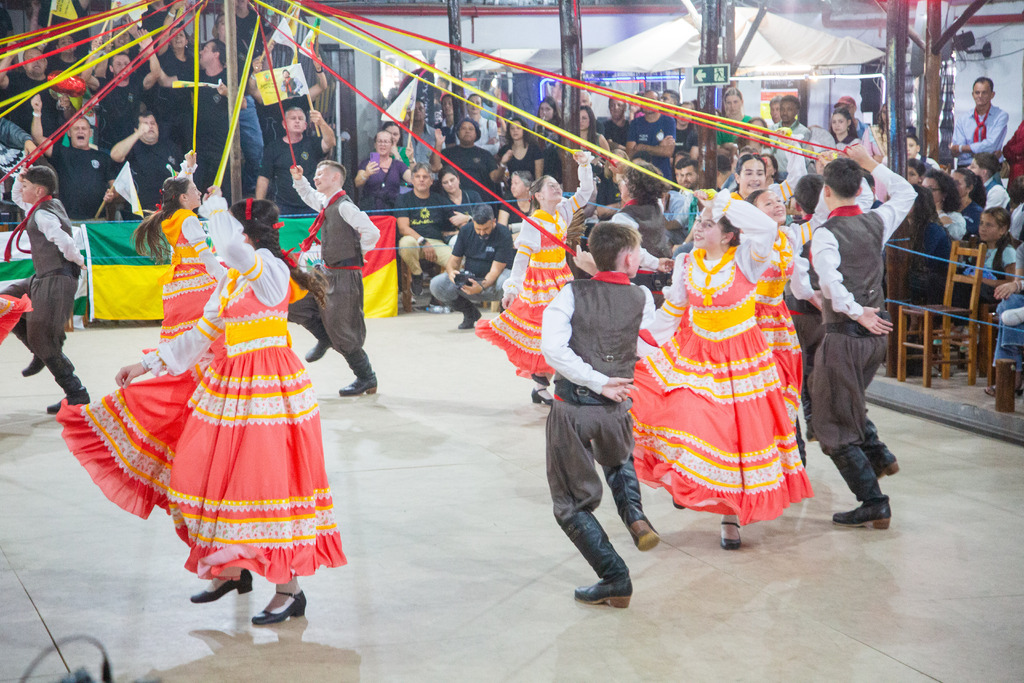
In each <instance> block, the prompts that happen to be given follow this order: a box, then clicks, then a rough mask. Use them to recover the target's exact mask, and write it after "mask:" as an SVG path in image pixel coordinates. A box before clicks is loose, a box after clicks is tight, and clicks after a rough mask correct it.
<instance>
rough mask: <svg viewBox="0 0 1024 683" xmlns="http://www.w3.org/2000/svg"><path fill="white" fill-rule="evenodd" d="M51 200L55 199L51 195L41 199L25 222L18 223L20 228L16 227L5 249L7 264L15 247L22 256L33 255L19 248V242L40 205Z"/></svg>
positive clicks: (33, 206) (29, 212) (29, 211)
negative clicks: (29, 220)
mask: <svg viewBox="0 0 1024 683" xmlns="http://www.w3.org/2000/svg"><path fill="white" fill-rule="evenodd" d="M50 199H53V197H52V196H51V195H46V196H45V197H43V198H42V199H40V200H39V201H38V202H36V203H35V204H33V205H32V208H31V209H29V210H28V212H27V213H26V214H25V220H23V221H22V222H20V223H18V227H16V228H15V229H14V231H13V232H12V233H11V238H10V239H9V240H8V241H7V246H6V247H4V261H5V262H6V261H10V260H11V250H12V249H13V248H14V247H18V251H20V252H21V253H22V254H28V253H31V252H28V251H25V250H24V249H22V248H21V247H20V246H18V240H19V239H21V234H22V233H23V232H25V229H26V228H27V227H28V219H30V218H31V217H32V214H34V213H35V212H36V209H38V208H39V205H40V204H42V203H43V202H45V201H47V200H50Z"/></svg>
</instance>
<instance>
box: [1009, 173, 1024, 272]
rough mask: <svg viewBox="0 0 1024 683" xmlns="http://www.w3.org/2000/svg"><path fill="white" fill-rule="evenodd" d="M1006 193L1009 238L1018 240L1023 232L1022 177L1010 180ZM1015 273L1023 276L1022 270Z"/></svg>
mask: <svg viewBox="0 0 1024 683" xmlns="http://www.w3.org/2000/svg"><path fill="white" fill-rule="evenodd" d="M1006 193H1007V194H1008V195H1009V196H1010V206H1009V209H1010V236H1011V237H1013V239H1015V240H1020V239H1021V234H1022V233H1024V230H1021V228H1024V175H1019V176H1017V177H1016V178H1014V179H1013V180H1011V181H1010V186H1009V187H1007V188H1006ZM1017 272H1018V273H1021V274H1022V275H1024V270H1018V271H1017Z"/></svg>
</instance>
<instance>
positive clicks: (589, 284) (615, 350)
mask: <svg viewBox="0 0 1024 683" xmlns="http://www.w3.org/2000/svg"><path fill="white" fill-rule="evenodd" d="M572 293H573V300H574V311H573V314H572V336H571V337H570V338H569V348H570V349H572V350H573V351H574V352H575V353H576V355H577V356H579V357H580V358H582V359H583V360H584V361H586V362H587V363H588V364H589V365H590V366H591V367H593V368H594V369H595V370H597V371H598V372H600V373H603V374H605V375H608V376H609V377H627V378H629V379H632V378H633V366H634V365H636V361H637V355H636V339H637V335H638V334H639V333H640V323H641V321H642V320H643V317H644V293H643V290H642V289H640V288H639V287H635V286H633V285H617V284H612V283H610V282H601V281H599V280H574V281H573V283H572Z"/></svg>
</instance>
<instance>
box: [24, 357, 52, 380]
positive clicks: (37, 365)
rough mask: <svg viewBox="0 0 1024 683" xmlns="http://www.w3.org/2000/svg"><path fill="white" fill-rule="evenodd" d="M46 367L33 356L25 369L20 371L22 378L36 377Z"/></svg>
mask: <svg viewBox="0 0 1024 683" xmlns="http://www.w3.org/2000/svg"><path fill="white" fill-rule="evenodd" d="M45 367H46V363H44V362H43V361H41V360H40V359H39V356H36V355H33V356H32V362H31V363H29V364H28V365H26V366H25V369H24V370H22V371H21V376H22V377H31V376H32V375H38V374H39V373H40V372H42V370H43V368H45Z"/></svg>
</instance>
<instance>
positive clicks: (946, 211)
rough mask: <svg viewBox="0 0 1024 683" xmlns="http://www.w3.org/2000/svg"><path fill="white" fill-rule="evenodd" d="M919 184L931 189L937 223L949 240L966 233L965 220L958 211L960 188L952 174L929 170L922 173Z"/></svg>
mask: <svg viewBox="0 0 1024 683" xmlns="http://www.w3.org/2000/svg"><path fill="white" fill-rule="evenodd" d="M921 186H922V187H924V188H925V189H926V190H929V191H931V193H932V199H934V200H935V208H936V209H937V210H938V213H939V223H941V224H942V227H944V228H945V229H946V233H948V234H949V238H950V239H951V240H962V239H963V238H964V236H965V235H966V234H967V221H966V220H965V219H964V217H963V215H962V214H961V213H960V189H959V188H958V187H957V184H956V181H955V180H953V176H951V175H949V174H948V173H946V172H945V171H937V170H934V169H932V170H930V171H928V172H927V173H925V174H924V180H922V181H921Z"/></svg>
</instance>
